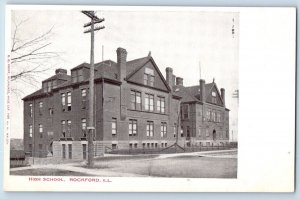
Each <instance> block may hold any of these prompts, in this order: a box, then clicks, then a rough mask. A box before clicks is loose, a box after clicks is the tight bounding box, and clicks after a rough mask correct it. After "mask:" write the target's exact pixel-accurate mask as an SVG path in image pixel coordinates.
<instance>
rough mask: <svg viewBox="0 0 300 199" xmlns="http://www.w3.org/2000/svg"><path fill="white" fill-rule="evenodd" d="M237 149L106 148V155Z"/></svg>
mask: <svg viewBox="0 0 300 199" xmlns="http://www.w3.org/2000/svg"><path fill="white" fill-rule="evenodd" d="M233 148H237V144H231V143H229V144H228V145H216V146H190V147H187V146H185V147H180V146H179V145H172V146H169V147H166V148H131V149H111V148H109V147H105V153H108V154H132V155H133V154H161V153H188V152H200V151H215V150H229V149H233Z"/></svg>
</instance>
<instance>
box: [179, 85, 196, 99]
mask: <svg viewBox="0 0 300 199" xmlns="http://www.w3.org/2000/svg"><path fill="white" fill-rule="evenodd" d="M174 93H175V94H176V95H178V96H180V97H181V101H182V102H194V101H199V100H198V99H197V98H196V97H195V96H194V95H192V94H191V92H190V91H189V89H188V88H187V87H184V86H180V85H176V86H174Z"/></svg>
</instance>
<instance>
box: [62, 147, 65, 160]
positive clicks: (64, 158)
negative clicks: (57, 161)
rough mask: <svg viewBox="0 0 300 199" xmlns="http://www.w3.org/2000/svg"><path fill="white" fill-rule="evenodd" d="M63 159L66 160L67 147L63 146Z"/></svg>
mask: <svg viewBox="0 0 300 199" xmlns="http://www.w3.org/2000/svg"><path fill="white" fill-rule="evenodd" d="M62 158H63V159H66V145H65V144H62Z"/></svg>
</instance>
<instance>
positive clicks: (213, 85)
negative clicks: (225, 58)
mask: <svg viewBox="0 0 300 199" xmlns="http://www.w3.org/2000/svg"><path fill="white" fill-rule="evenodd" d="M213 88H215V90H216V91H217V95H218V98H219V100H220V101H221V103H222V104H223V105H224V101H223V99H222V97H221V95H220V91H219V89H218V87H217V84H216V83H215V82H212V83H210V84H205V93H206V98H205V100H207V98H208V97H209V96H210V95H211V91H212V90H213Z"/></svg>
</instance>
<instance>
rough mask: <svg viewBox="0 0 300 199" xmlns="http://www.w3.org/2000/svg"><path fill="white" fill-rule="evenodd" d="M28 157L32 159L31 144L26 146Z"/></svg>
mask: <svg viewBox="0 0 300 199" xmlns="http://www.w3.org/2000/svg"><path fill="white" fill-rule="evenodd" d="M28 151H29V157H32V144H29V145H28Z"/></svg>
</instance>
